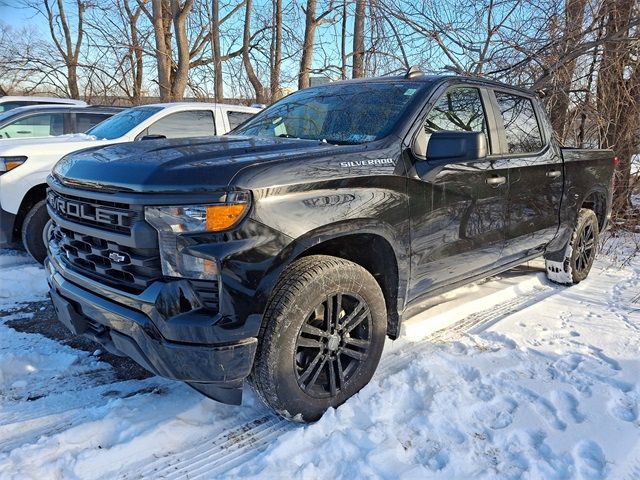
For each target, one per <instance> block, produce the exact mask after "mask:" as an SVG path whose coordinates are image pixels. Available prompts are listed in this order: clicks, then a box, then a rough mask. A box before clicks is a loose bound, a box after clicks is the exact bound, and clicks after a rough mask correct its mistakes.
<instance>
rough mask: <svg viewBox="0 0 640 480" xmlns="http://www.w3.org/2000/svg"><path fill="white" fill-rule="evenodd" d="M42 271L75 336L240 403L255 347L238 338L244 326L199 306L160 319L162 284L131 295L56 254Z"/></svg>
mask: <svg viewBox="0 0 640 480" xmlns="http://www.w3.org/2000/svg"><path fill="white" fill-rule="evenodd" d="M46 271H47V279H48V282H49V287H50V294H51V299H52V301H53V304H54V306H55V309H56V312H57V315H58V319H59V320H60V321H61V322H62V323H63V324H64V325H66V326H67V328H69V330H71V331H72V332H73V333H74V334H77V335H85V336H89V337H91V338H93V339H94V340H97V341H98V342H100V343H101V344H102V345H103V346H104V347H105V348H106V349H107V350H109V351H111V352H112V353H115V354H119V355H124V356H128V357H130V358H132V359H133V360H134V361H136V362H137V363H139V364H140V365H141V366H142V367H144V368H146V369H147V370H149V371H151V372H153V373H155V374H156V375H160V376H163V377H167V378H171V379H175V380H181V381H184V382H187V383H188V384H189V385H191V386H192V387H194V388H195V389H196V390H199V391H201V392H202V393H204V394H205V395H207V396H209V397H211V398H214V399H215V400H218V401H221V402H224V403H232V404H239V403H240V402H241V399H242V384H243V381H244V379H245V378H246V377H247V376H248V375H249V373H250V372H251V368H252V365H253V359H254V356H255V352H256V347H257V339H256V338H254V337H246V336H244V337H243V333H244V334H246V330H244V329H243V328H233V327H234V326H233V324H231V325H229V324H228V323H226V322H225V321H224V318H220V317H221V316H220V315H219V314H218V315H213V314H212V315H211V316H210V317H209V318H207V317H206V316H205V315H203V313H202V312H201V311H198V310H194V311H193V312H192V313H191V314H190V313H182V314H180V315H178V316H176V317H174V318H170V319H166V320H159V318H160V315H159V313H158V311H157V308H156V300H157V298H158V296H159V295H160V294H161V290H162V287H163V285H166V284H164V283H163V282H156V284H154V285H152V286H151V287H149V288H148V289H147V290H145V291H144V292H142V293H141V294H139V295H132V294H123V293H122V292H119V291H117V290H115V289H111V288H108V287H106V286H104V285H102V284H100V283H98V282H94V281H93V280H90V279H88V278H86V277H83V276H80V275H78V274H76V273H75V272H71V271H69V270H67V269H65V267H64V266H63V265H61V264H60V263H59V262H57V261H56V258H55V257H53V258H50V259H48V260H47V262H46ZM160 323H162V324H161V325H159V324H160ZM163 330H164V332H165V334H164V335H163ZM199 333H200V334H199ZM167 336H169V337H172V338H170V339H168V338H167ZM185 339H188V341H185Z"/></svg>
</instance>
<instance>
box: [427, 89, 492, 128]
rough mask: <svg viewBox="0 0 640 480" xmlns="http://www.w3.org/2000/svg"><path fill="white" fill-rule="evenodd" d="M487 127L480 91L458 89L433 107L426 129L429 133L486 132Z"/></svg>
mask: <svg viewBox="0 0 640 480" xmlns="http://www.w3.org/2000/svg"><path fill="white" fill-rule="evenodd" d="M485 125H486V121H485V116H484V109H483V108H482V100H481V99H480V91H479V90H478V89H477V88H469V87H456V88H452V89H450V90H448V91H447V93H445V94H444V95H443V96H442V97H441V98H440V100H438V102H437V103H436V104H435V105H434V106H433V108H432V109H431V111H430V112H429V115H428V116H427V120H426V122H425V125H424V129H425V131H426V132H427V133H434V132H439V131H442V130H446V131H453V132H463V131H466V132H486V128H485Z"/></svg>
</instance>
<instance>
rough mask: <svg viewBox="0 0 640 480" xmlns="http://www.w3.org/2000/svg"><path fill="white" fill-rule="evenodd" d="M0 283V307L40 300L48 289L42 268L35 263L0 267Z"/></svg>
mask: <svg viewBox="0 0 640 480" xmlns="http://www.w3.org/2000/svg"><path fill="white" fill-rule="evenodd" d="M0 285H1V286H2V287H1V288H0V308H1V307H6V306H8V305H12V304H15V303H20V302H25V301H33V300H42V299H43V298H45V297H46V294H47V291H48V286H47V280H46V278H45V273H44V269H43V268H42V267H40V266H35V265H22V266H18V267H9V268H0Z"/></svg>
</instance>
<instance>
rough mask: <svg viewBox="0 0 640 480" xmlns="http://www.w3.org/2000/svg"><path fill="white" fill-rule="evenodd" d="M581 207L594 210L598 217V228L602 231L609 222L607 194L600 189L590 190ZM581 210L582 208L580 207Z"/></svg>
mask: <svg viewBox="0 0 640 480" xmlns="http://www.w3.org/2000/svg"><path fill="white" fill-rule="evenodd" d="M580 208H586V209H588V210H592V211H593V213H595V214H596V218H597V219H598V228H599V229H600V231H602V230H603V229H604V227H605V226H606V223H607V196H606V194H605V193H604V192H602V191H600V190H594V191H592V192H590V193H589V194H588V195H587V196H586V197H585V199H584V200H583V201H582V205H581V207H580ZM578 212H580V209H578Z"/></svg>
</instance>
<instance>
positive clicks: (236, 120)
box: [227, 110, 254, 130]
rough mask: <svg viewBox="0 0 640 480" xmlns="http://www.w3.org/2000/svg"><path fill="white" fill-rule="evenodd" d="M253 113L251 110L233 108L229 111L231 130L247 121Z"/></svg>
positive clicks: (228, 117)
mask: <svg viewBox="0 0 640 480" xmlns="http://www.w3.org/2000/svg"><path fill="white" fill-rule="evenodd" d="M253 115H254V114H253V113H249V112H236V111H232V110H228V111H227V119H228V120H229V130H233V129H234V128H236V127H237V126H238V125H240V124H241V123H244V122H246V121H247V120H249V119H250V118H251V117H253Z"/></svg>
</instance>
